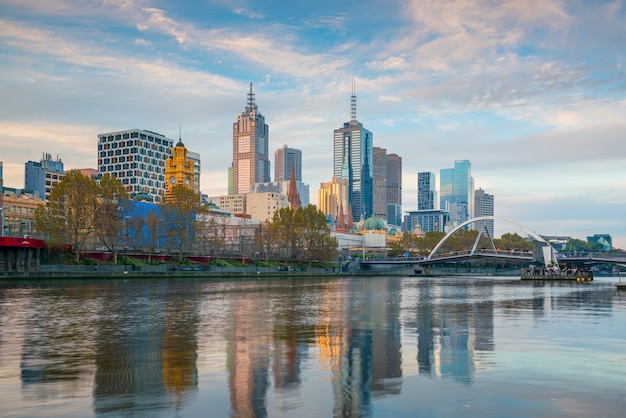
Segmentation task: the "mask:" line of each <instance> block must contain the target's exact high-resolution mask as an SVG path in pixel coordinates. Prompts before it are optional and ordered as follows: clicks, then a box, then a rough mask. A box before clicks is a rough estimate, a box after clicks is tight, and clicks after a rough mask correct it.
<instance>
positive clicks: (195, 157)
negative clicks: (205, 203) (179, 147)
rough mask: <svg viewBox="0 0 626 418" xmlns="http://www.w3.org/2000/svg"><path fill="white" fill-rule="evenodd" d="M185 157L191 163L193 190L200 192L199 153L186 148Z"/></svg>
mask: <svg viewBox="0 0 626 418" xmlns="http://www.w3.org/2000/svg"><path fill="white" fill-rule="evenodd" d="M187 158H188V159H190V160H191V162H192V163H193V190H194V191H195V192H196V193H198V194H200V153H198V152H193V151H189V150H187Z"/></svg>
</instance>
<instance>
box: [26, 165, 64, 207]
mask: <svg viewBox="0 0 626 418" xmlns="http://www.w3.org/2000/svg"><path fill="white" fill-rule="evenodd" d="M24 174H25V178H24V189H26V190H32V191H33V192H38V193H39V196H40V197H41V198H42V199H46V200H48V198H49V197H50V191H51V190H52V187H53V186H54V185H55V184H57V183H59V182H60V181H61V180H62V179H63V177H64V176H65V171H63V162H62V161H61V159H60V158H59V157H58V156H57V159H56V160H53V159H52V156H51V155H50V154H44V155H43V157H42V158H41V161H39V162H35V161H29V162H27V163H26V167H25V173H24Z"/></svg>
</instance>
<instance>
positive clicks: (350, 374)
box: [0, 278, 624, 418]
mask: <svg viewBox="0 0 626 418" xmlns="http://www.w3.org/2000/svg"><path fill="white" fill-rule="evenodd" d="M599 286H600V287H599ZM610 290H611V289H608V290H605V288H602V287H601V284H597V283H594V284H593V285H589V286H585V285H583V286H576V285H573V284H554V283H546V284H539V283H532V284H528V285H523V284H520V283H519V281H498V280H495V279H493V280H491V279H490V280H469V279H451V278H448V279H445V278H442V279H415V278H406V279H399V278H347V279H341V280H329V279H302V278H297V279H293V278H292V279H280V280H272V279H265V280H251V281H247V280H232V281H231V280H125V281H105V280H101V281H84V282H78V281H72V282H36V283H18V284H15V285H13V286H11V285H6V286H5V287H2V288H0V405H1V406H0V415H8V416H18V415H19V414H22V415H29V416H38V415H56V416H68V417H72V416H75V417H79V416H81V417H82V416H86V415H90V414H93V415H94V416H173V415H180V416H202V415H203V414H206V413H207V412H209V413H210V411H213V409H215V406H214V405H213V404H206V403H204V402H206V401H205V398H206V397H207V396H209V394H211V393H216V392H218V391H219V390H222V388H223V390H224V393H226V392H227V393H228V395H227V396H224V399H220V398H215V397H214V398H212V399H211V402H216V400H215V399H217V401H218V402H223V403H224V407H223V408H222V409H224V408H225V409H226V410H229V411H230V415H231V416H232V417H243V418H247V417H268V416H276V415H280V416H295V415H302V413H303V411H312V412H311V413H310V414H311V415H313V416H329V415H334V416H336V417H367V416H376V415H380V414H381V413H380V408H387V409H383V411H386V413H384V412H383V413H382V414H383V415H387V416H414V415H416V414H415V413H414V412H415V410H419V408H420V405H421V404H420V403H417V402H416V398H415V397H416V396H422V402H424V400H425V401H426V402H432V403H433V404H432V405H429V406H428V408H430V409H421V410H420V411H421V412H426V415H429V414H430V415H437V414H433V411H435V410H437V409H436V408H442V406H440V405H444V404H446V405H447V403H446V401H444V399H443V398H442V399H440V400H439V401H437V400H435V399H436V397H437V396H439V395H438V394H437V392H430V393H429V391H430V390H432V389H431V387H433V384H434V381H435V380H437V381H438V382H439V384H446V385H456V386H446V390H445V393H446V396H452V395H450V393H448V392H454V391H455V390H458V387H462V388H464V390H466V391H471V390H472V387H473V385H474V383H475V381H476V380H478V379H481V378H482V379H485V375H488V373H482V372H483V371H485V372H486V371H489V370H492V369H494V368H496V366H497V367H499V369H502V367H503V363H504V364H507V363H506V362H507V361H508V360H507V359H506V355H507V353H508V355H509V356H514V355H516V354H515V353H516V351H515V347H514V346H510V347H506V346H505V347H502V345H501V346H500V347H498V350H499V351H498V352H500V353H502V356H501V357H500V358H499V359H498V358H497V357H496V355H495V352H496V351H495V349H496V344H495V336H496V335H497V333H496V331H497V327H496V323H497V318H500V321H504V322H505V324H507V325H508V326H507V325H505V326H504V328H502V327H501V328H500V333H501V334H503V335H501V338H500V339H499V341H505V342H507V341H515V337H516V335H517V333H518V332H519V333H520V334H521V333H522V332H521V330H524V333H525V336H524V338H525V339H530V338H532V334H533V332H535V331H536V330H537V329H539V330H541V329H542V328H543V327H545V324H546V323H548V322H549V321H560V322H558V326H559V327H562V328H564V329H566V330H567V331H568V332H569V333H571V332H572V329H575V330H576V331H578V332H580V328H579V327H580V326H585V324H588V326H589V329H592V330H593V332H594V333H595V335H596V337H595V338H594V339H593V340H592V339H589V340H585V343H586V344H587V345H592V344H594V343H595V342H596V341H601V340H600V338H599V336H598V333H599V332H600V331H598V329H599V328H598V325H599V324H600V325H603V324H605V323H608V324H610V321H612V320H613V315H614V307H613V304H614V299H613V298H614V293H613V292H612V291H610ZM620 303H621V305H619V306H620V307H621V309H622V310H620V311H619V314H620V315H622V316H620V318H624V308H623V305H624V303H623V302H620ZM572 318H573V320H572ZM511 325H513V326H514V327H516V328H517V330H516V331H510V330H509V329H508V327H510V326H511ZM574 326H575V327H576V328H574ZM608 326H609V325H607V327H608ZM552 332H555V331H552ZM509 334H510V335H509ZM507 335H508V336H507ZM546 336H548V337H550V332H548V331H546V332H545V333H540V335H539V337H536V338H540V339H545V338H546ZM567 338H570V339H571V338H572V337H571V336H570V335H569V334H568V335H567ZM555 341H556V342H555ZM559 341H560V340H558V339H555V340H554V341H551V342H550V344H552V345H550V344H544V345H543V346H541V345H540V343H538V342H537V340H536V339H535V340H529V341H526V340H524V341H520V343H527V344H533V349H534V350H539V349H540V348H541V347H544V350H552V349H555V350H558V355H559V356H561V354H562V353H564V351H563V350H562V349H560V348H559V346H558V343H559ZM566 341H569V340H566ZM598 344H600V342H598ZM199 346H200V347H203V351H201V352H200V351H199V349H198V347H199ZM616 346H617V344H616V343H615V342H613V341H611V340H609V342H607V343H605V344H603V345H602V347H603V349H609V348H611V347H616ZM221 347H223V349H222V348H221ZM606 347H608V348H606ZM507 349H508V351H507ZM218 350H220V351H218ZM594 350H595V351H598V350H599V348H598V347H597V346H596V347H595V348H594ZM595 351H594V352H595ZM547 352H548V353H550V351H547ZM199 353H203V354H199ZM511 353H512V354H511ZM610 354H611V355H612V356H611V355H605V356H594V357H593V358H594V359H602V358H609V359H610V358H615V353H610ZM203 355H204V356H205V358H204V359H202V358H199V357H201V356H203ZM206 356H209V357H210V358H206ZM542 357H543V355H542V354H541V353H540V354H538V355H537V356H536V357H535V358H534V359H533V358H530V357H524V358H523V361H524V362H525V363H523V364H524V366H525V367H534V364H535V363H534V362H539V363H538V364H540V361H541V358H542ZM518 358H519V356H518ZM561 358H562V356H561V357H559V359H561ZM576 358H577V359H578V358H579V356H576ZM561 361H562V360H561ZM595 361H600V360H595ZM498 362H499V364H498ZM612 366H613V368H612ZM508 367H510V368H511V370H514V371H515V372H514V373H515V376H514V378H511V376H505V377H504V381H503V382H499V383H494V384H493V385H494V386H493V387H492V390H495V391H497V390H500V389H501V387H502V386H503V385H509V384H511V383H510V382H517V381H522V380H523V379H524V377H523V375H522V374H521V372H520V371H519V367H518V366H517V365H516V363H515V362H513V363H512V365H508ZM597 368H598V370H608V371H610V370H613V369H614V365H612V364H599V365H598V366H597ZM545 369H546V370H548V371H550V372H552V373H556V372H557V369H558V368H557V367H547V368H545ZM570 369H571V368H570ZM558 370H560V369H558ZM563 370H569V369H567V368H563ZM541 372H543V370H542V371H541ZM530 373H532V372H530ZM534 373H535V374H538V373H540V372H539V371H537V369H535V370H534ZM562 373H564V372H562ZM559 376H561V375H559ZM612 376H613V377H612V378H613V379H616V377H615V376H614V374H613V375H612ZM561 378H562V379H565V378H564V377H562V376H561ZM416 379H418V380H416ZM555 380H557V378H555ZM536 381H538V380H537V379H536V376H530V377H528V379H527V380H526V385H527V386H529V387H532V385H536V384H537V383H536ZM598 381H599V382H603V380H602V381H601V380H598ZM199 382H201V383H199ZM16 383H17V384H16ZM619 383H624V382H623V381H620V382H619ZM485 384H486V383H485V382H484V381H483V382H482V385H483V387H484V385H485ZM598 384H603V383H598ZM407 385H408V386H407ZM574 387H575V385H574V384H573V383H572V382H570V384H569V385H568V390H573V389H574ZM586 389H587V388H585V390H586ZM476 390H478V389H476ZM518 390H519V388H516V389H515V390H511V392H512V393H514V395H509V396H510V398H509V399H508V402H509V403H510V404H514V403H515V401H512V399H516V398H515V396H518ZM526 390H527V389H526ZM464 393H465V392H464ZM468 393H471V394H473V395H469V396H468V398H476V399H481V400H482V399H484V397H485V396H486V395H484V392H483V391H481V392H468ZM536 393H542V391H541V390H538V391H537V392H536ZM583 393H584V392H583ZM602 393H607V391H606V390H605V391H603V392H602ZM203 394H204V396H203ZM499 396H500V397H501V399H506V397H503V396H504V395H499ZM534 396H535V398H536V397H537V396H538V395H536V394H535V395H534ZM550 396H551V397H552V398H554V396H555V395H554V394H552V395H550ZM579 396H585V395H579ZM606 396H607V399H604V403H603V405H607V406H606V408H607V409H606V411H604V414H605V415H611V414H610V412H611V411H612V409H611V408H613V405H615V404H619V402H620V401H619V399H620V398H616V399H617V401H615V400H614V399H613V398H611V396H612V395H611V394H610V393H609V394H608V395H606ZM209 397H210V396H209ZM527 399H534V398H533V396H528V397H527ZM82 400H88V401H89V402H88V404H87V405H85V403H84V402H83V401H82ZM464 402H466V401H464ZM482 402H485V403H486V404H487V405H490V404H489V399H488V398H487V400H483V401H482ZM503 402H504V404H506V402H505V401H503ZM525 402H534V401H528V400H525ZM562 404H563V405H566V404H567V402H563V403H562ZM396 405H400V406H403V407H404V409H394V408H395V406H396ZM551 405H552V403H551ZM52 406H54V407H55V408H58V409H56V410H48V409H46V408H49V407H52ZM453 406H454V405H453ZM462 406H463V408H466V407H467V402H466V403H465V404H463V405H462ZM532 406H533V407H537V405H535V404H532ZM195 408H198V409H197V410H196V409H195ZM18 411H20V412H19V413H18ZM24 411H27V412H26V413H24ZM196 411H197V412H196ZM199 411H202V412H199ZM407 411H408V412H407ZM483 411H492V412H489V413H488V414H487V415H495V416H503V415H510V414H507V413H504V412H503V410H502V409H498V408H495V409H493V410H492V409H489V408H488V407H487V408H485V409H484V410H483ZM540 411H543V412H546V410H540ZM607 411H608V412H609V413H608V414H607V413H606V412H607ZM440 412H441V411H440ZM462 412H464V411H463V410H449V411H447V412H443V413H440V414H439V415H458V414H459V413H461V414H462ZM472 412H476V410H474V411H472ZM557 412H560V413H564V412H567V413H570V412H571V411H565V410H564V409H557ZM417 415H419V414H417ZM541 415H544V416H550V415H558V414H552V413H547V414H545V413H543V414H541ZM570 415H571V414H570Z"/></svg>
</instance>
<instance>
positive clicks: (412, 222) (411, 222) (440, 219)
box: [402, 210, 450, 232]
mask: <svg viewBox="0 0 626 418" xmlns="http://www.w3.org/2000/svg"><path fill="white" fill-rule="evenodd" d="M449 221H450V214H449V213H448V212H446V211H444V210H416V211H409V212H407V213H406V215H404V225H403V228H402V230H403V231H405V232H413V231H414V230H415V228H418V227H419V228H420V229H421V231H422V232H429V231H436V232H443V231H444V230H445V228H446V226H447V225H448V222H449Z"/></svg>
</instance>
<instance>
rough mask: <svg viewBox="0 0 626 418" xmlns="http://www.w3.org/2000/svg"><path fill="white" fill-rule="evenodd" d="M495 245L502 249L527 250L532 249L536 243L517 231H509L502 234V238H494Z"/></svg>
mask: <svg viewBox="0 0 626 418" xmlns="http://www.w3.org/2000/svg"><path fill="white" fill-rule="evenodd" d="M493 243H494V244H495V246H496V247H497V248H499V249H501V250H507V251H508V250H526V251H532V250H533V249H534V248H533V247H534V244H533V242H532V241H528V240H527V239H526V238H524V237H522V236H520V235H519V234H517V233H510V232H507V233H506V234H502V236H501V237H500V238H496V239H494V240H493Z"/></svg>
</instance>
